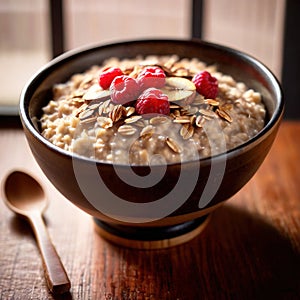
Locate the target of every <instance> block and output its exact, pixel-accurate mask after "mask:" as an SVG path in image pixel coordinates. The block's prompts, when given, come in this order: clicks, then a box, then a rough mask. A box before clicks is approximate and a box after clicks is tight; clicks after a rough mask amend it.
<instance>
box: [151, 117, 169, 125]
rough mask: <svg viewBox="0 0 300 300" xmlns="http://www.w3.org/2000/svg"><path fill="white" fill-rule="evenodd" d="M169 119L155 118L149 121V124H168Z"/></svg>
mask: <svg viewBox="0 0 300 300" xmlns="http://www.w3.org/2000/svg"><path fill="white" fill-rule="evenodd" d="M168 121H169V119H168V118H167V117H164V116H156V117H153V118H151V119H150V121H149V123H150V124H151V125H159V124H163V123H166V122H168Z"/></svg>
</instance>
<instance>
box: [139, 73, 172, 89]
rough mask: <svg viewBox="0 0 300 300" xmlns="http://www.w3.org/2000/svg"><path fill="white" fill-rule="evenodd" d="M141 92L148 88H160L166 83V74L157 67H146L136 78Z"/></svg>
mask: <svg viewBox="0 0 300 300" xmlns="http://www.w3.org/2000/svg"><path fill="white" fill-rule="evenodd" d="M137 81H138V83H139V85H140V87H141V89H142V90H145V89H147V88H150V87H154V88H157V89H159V88H161V87H163V86H164V85H165V83H166V74H165V73H164V71H163V70H162V69H161V68H159V67H146V68H144V69H143V70H142V71H141V73H140V74H139V75H138V77H137Z"/></svg>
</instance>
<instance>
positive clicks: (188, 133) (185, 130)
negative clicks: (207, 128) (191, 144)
mask: <svg viewBox="0 0 300 300" xmlns="http://www.w3.org/2000/svg"><path fill="white" fill-rule="evenodd" d="M193 134H194V126H193V125H191V124H184V125H183V126H182V127H181V129H180V135H181V136H182V138H183V139H184V140H188V139H189V138H191V137H192V136H193Z"/></svg>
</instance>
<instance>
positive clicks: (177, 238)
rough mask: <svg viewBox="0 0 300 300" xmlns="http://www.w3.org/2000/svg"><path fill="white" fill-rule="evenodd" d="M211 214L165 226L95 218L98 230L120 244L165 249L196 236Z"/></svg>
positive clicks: (106, 237) (109, 239) (108, 238)
mask: <svg viewBox="0 0 300 300" xmlns="http://www.w3.org/2000/svg"><path fill="white" fill-rule="evenodd" d="M209 220H210V214H208V215H205V216H202V217H200V218H198V219H195V220H192V221H188V222H185V223H182V224H178V225H172V226H163V227H131V226H122V225H113V224H109V223H106V222H103V221H100V220H99V219H96V218H94V222H95V228H96V231H97V232H98V233H99V234H100V236H102V237H103V238H105V239H106V240H108V241H110V242H112V243H114V244H117V245H119V246H123V247H128V248H135V249H145V250H146V249H163V248H169V247H173V246H176V245H180V244H183V243H186V242H188V241H190V240H191V239H193V238H195V237H196V236H197V235H198V234H200V232H202V231H203V229H204V228H205V227H206V225H207V224H208V222H209Z"/></svg>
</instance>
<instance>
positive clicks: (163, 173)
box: [20, 40, 284, 248]
mask: <svg viewBox="0 0 300 300" xmlns="http://www.w3.org/2000/svg"><path fill="white" fill-rule="evenodd" d="M151 54H154V55H173V54H176V55H178V56H179V57H187V58H193V57H196V58H199V59H200V60H202V61H204V62H206V63H207V64H217V66H218V69H219V70H220V71H221V72H223V73H225V74H229V75H232V76H233V77H234V78H235V79H236V80H238V81H243V82H244V83H246V84H247V85H248V87H249V88H253V89H255V90H256V91H258V92H260V93H261V95H262V98H263V102H264V104H265V106H266V110H267V120H266V124H265V126H264V128H263V129H262V130H261V131H260V132H259V133H258V134H257V135H256V136H255V137H253V138H251V139H250V140H249V141H247V142H245V143H244V144H242V145H240V146H238V147H236V148H234V149H231V150H228V151H225V152H224V153H221V154H217V155H213V156H211V157H206V158H202V159H197V160H193V161H188V162H182V163H173V164H167V165H166V164H161V165H153V166H130V165H118V164H110V163H104V162H100V161H96V160H93V159H89V158H85V157H81V156H79V155H76V154H72V153H70V152H67V151H65V150H62V149H61V148H59V147H56V146H55V145H53V144H52V143H51V142H49V141H48V140H47V139H45V138H44V137H43V136H42V135H41V132H40V129H39V124H38V120H39V118H40V116H41V114H42V110H41V108H42V107H43V106H45V105H46V104H47V102H48V101H49V100H50V98H51V95H52V94H51V93H52V87H53V85H54V84H55V83H61V82H65V81H67V80H68V79H69V78H70V77H71V75H73V74H74V73H77V72H83V71H85V70H86V69H88V68H89V67H90V66H92V65H94V64H101V63H102V61H103V60H105V59H107V58H110V57H118V58H133V57H136V56H137V55H145V56H146V55H151ZM283 108H284V104H283V98H282V92H281V88H280V85H279V83H278V81H277V80H276V78H275V76H274V75H273V74H272V72H271V71H270V70H269V69H268V68H267V67H266V66H264V65H263V64H262V63H261V62H259V61H258V60H256V59H255V58H253V57H251V56H249V55H247V54H245V53H242V52H240V51H237V50H234V49H231V48H228V47H224V46H221V45H217V44H212V43H208V42H204V41H200V40H136V41H124V42H119V43H114V44H105V45H103V44H99V45H93V46H89V47H85V48H80V49H76V50H75V51H70V52H67V53H65V54H63V55H61V56H59V57H57V58H55V59H54V60H52V61H51V62H49V63H48V64H47V65H45V66H44V67H43V68H42V69H41V70H40V71H39V72H38V73H37V74H36V75H34V76H33V78H31V79H30V81H29V82H28V83H27V85H26V86H25V87H24V89H23V91H22V94H21V97H20V117H21V121H22V124H23V128H24V132H25V135H26V138H27V141H28V144H29V146H30V148H31V151H32V154H33V156H34V158H35V160H36V161H37V163H38V164H39V166H40V168H41V169H42V171H43V172H44V174H45V175H46V176H47V177H48V179H49V180H50V181H51V182H52V184H53V185H54V186H55V187H56V188H57V190H58V191H60V192H61V193H62V194H63V195H64V196H65V197H66V198H67V199H68V200H69V201H71V202H72V203H73V204H74V205H76V206H77V207H79V208H80V209H82V210H83V211H85V212H87V213H88V214H90V215H91V216H93V217H94V220H95V224H96V225H97V226H96V228H97V230H98V232H99V233H100V234H101V235H102V236H103V237H105V238H107V239H109V240H110V241H112V242H115V243H118V244H122V245H125V246H129V247H138V248H158V247H159V248H160V247H168V246H172V245H176V244H179V243H182V242H186V241H188V240H190V239H191V238H193V237H194V236H196V235H198V234H199V232H201V231H202V230H203V228H204V227H205V225H206V224H207V222H208V220H209V216H210V213H211V212H212V211H213V210H215V209H216V208H217V207H219V206H220V205H221V204H222V203H223V202H224V201H225V200H227V199H229V198H230V197H232V196H233V195H234V194H235V193H237V192H238V191H239V190H240V189H241V188H242V187H243V186H244V185H245V184H246V183H247V182H248V181H249V180H250V179H251V177H252V176H253V175H254V174H255V172H256V171H257V169H258V168H259V166H260V165H261V164H262V162H263V160H264V158H265V157H266V155H267V153H268V152H269V150H270V148H271V146H272V143H273V141H274V139H275V137H276V133H277V130H278V127H279V125H280V120H281V119H282V115H283Z"/></svg>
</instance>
